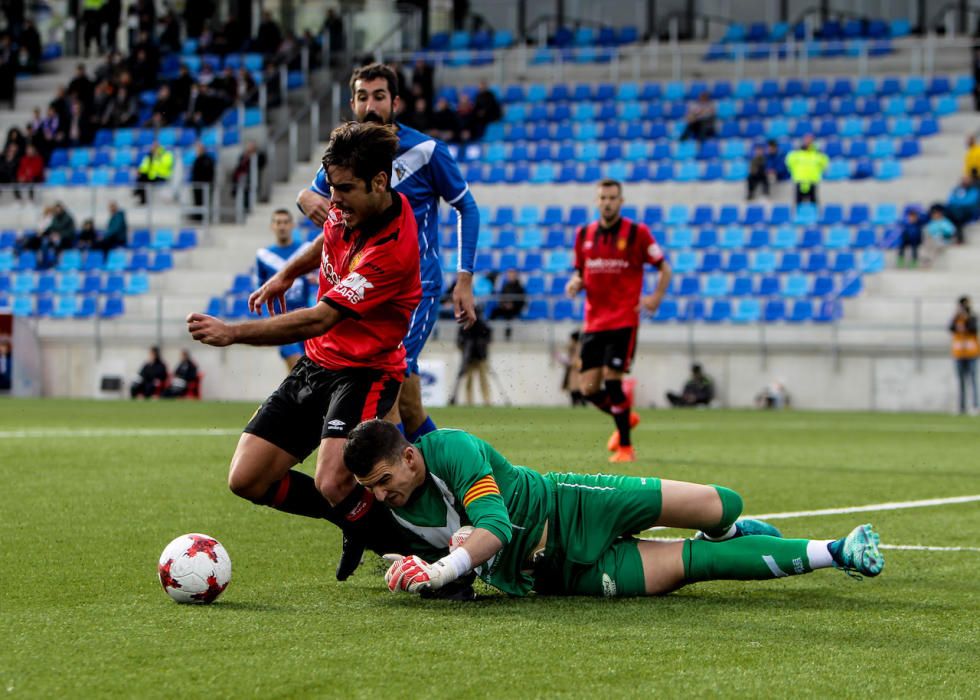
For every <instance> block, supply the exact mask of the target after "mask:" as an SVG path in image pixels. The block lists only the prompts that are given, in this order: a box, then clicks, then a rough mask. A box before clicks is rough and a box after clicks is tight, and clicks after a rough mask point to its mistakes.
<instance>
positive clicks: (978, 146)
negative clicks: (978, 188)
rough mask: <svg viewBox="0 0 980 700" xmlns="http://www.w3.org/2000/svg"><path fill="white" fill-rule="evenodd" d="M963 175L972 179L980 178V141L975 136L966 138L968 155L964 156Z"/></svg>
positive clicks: (975, 180) (974, 180)
mask: <svg viewBox="0 0 980 700" xmlns="http://www.w3.org/2000/svg"><path fill="white" fill-rule="evenodd" d="M963 177H968V178H970V180H971V181H973V182H977V181H978V180H980V143H977V139H976V137H975V136H971V137H970V138H968V139H967V140H966V155H964V156H963Z"/></svg>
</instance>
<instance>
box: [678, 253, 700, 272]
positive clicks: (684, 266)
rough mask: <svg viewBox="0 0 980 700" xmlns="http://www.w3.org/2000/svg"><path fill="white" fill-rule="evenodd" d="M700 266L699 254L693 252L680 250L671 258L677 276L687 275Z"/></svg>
mask: <svg viewBox="0 0 980 700" xmlns="http://www.w3.org/2000/svg"><path fill="white" fill-rule="evenodd" d="M697 266H698V254H697V253H695V252H694V251H692V250H680V251H678V252H677V253H675V254H674V255H672V256H671V267H672V268H673V271H674V273H675V274H678V275H686V274H690V273H692V272H694V271H695V270H696V269H697Z"/></svg>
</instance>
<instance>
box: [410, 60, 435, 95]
mask: <svg viewBox="0 0 980 700" xmlns="http://www.w3.org/2000/svg"><path fill="white" fill-rule="evenodd" d="M412 94H413V95H415V96H416V97H418V96H421V97H424V98H425V101H426V103H428V104H432V98H433V97H435V94H436V91H435V78H434V76H433V70H432V66H431V65H429V64H428V63H426V62H425V60H424V59H422V58H418V59H416V60H415V65H414V66H412Z"/></svg>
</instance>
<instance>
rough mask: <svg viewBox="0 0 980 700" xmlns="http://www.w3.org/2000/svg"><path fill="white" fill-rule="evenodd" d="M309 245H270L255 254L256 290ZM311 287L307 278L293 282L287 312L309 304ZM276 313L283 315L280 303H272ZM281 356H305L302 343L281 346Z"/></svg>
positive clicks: (296, 243)
mask: <svg viewBox="0 0 980 700" xmlns="http://www.w3.org/2000/svg"><path fill="white" fill-rule="evenodd" d="M308 245H309V243H300V242H298V241H293V242H291V243H287V244H286V245H270V246H267V247H265V248H259V249H258V251H257V252H256V254H255V288H256V289H258V288H259V287H261V286H262V285H263V284H265V283H266V282H268V281H269V278H270V277H272V276H273V275H274V274H276V273H277V272H279V271H280V270H281V269H283V268H284V267H285V266H286V265H287V264H289V262H291V261H292V260H293V258H296V257H298V256H299V255H301V254H302V253H304V252H305V251H306V247H307V246H308ZM310 286H311V285H309V284H308V283H307V281H306V277H297V278H296V280H294V281H293V286H292V287H290V288H289V289H288V290H286V310H287V311H293V310H295V309H302V308H304V307H306V306H307V305H308V304H309V296H310V295H309V291H310ZM272 304H273V307H274V308H275V310H276V313H282V309H280V308H279V301H278V300H274V301H273V302H272ZM279 354H280V355H281V356H282V357H283V358H288V357H291V356H293V355H302V354H303V344H302V343H288V344H286V345H280V346H279Z"/></svg>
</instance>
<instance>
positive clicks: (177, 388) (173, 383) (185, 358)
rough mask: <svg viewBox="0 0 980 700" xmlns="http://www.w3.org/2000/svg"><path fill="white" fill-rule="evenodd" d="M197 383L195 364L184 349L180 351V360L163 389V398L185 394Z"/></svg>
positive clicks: (173, 397)
mask: <svg viewBox="0 0 980 700" xmlns="http://www.w3.org/2000/svg"><path fill="white" fill-rule="evenodd" d="M196 383H197V365H196V364H194V360H192V359H191V356H190V354H189V353H188V352H187V351H186V350H181V351H180V362H179V363H178V364H177V369H175V370H174V376H173V377H171V378H170V383H169V384H167V388H166V389H164V390H163V398H165V399H176V398H181V397H184V396H187V392H188V390H189V389H190V388H192V386H193V385H194V384H196Z"/></svg>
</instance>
